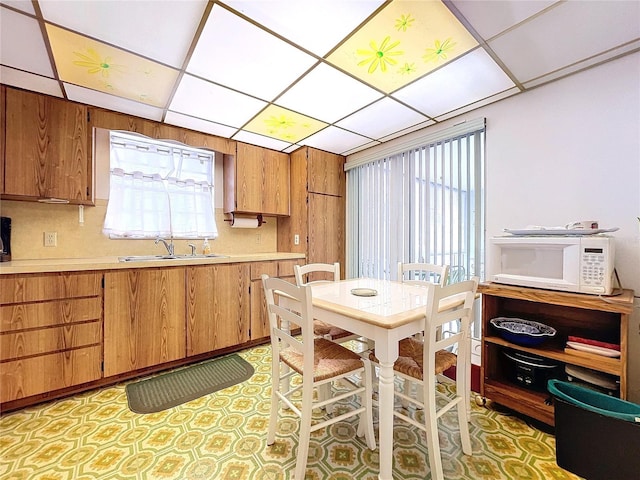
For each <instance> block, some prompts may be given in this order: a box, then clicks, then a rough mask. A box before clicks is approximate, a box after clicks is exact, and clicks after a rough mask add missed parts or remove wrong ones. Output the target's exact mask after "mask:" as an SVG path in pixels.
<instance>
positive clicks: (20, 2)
mask: <svg viewBox="0 0 640 480" xmlns="http://www.w3.org/2000/svg"><path fill="white" fill-rule="evenodd" d="M0 3H2V4H3V5H9V6H10V7H13V8H17V9H18V10H22V11H23V12H26V13H30V14H31V15H35V14H36V11H35V10H34V9H33V4H32V3H31V0H2V2H0ZM3 13H4V12H3Z"/></svg>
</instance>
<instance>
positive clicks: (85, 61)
mask: <svg viewBox="0 0 640 480" xmlns="http://www.w3.org/2000/svg"><path fill="white" fill-rule="evenodd" d="M47 34H48V36H49V41H50V43H51V50H52V51H53V57H54V59H55V62H56V68H57V70H58V75H60V79H61V80H63V81H65V82H68V83H73V84H75V85H79V86H82V87H87V88H90V89H92V90H98V91H101V92H104V93H108V94H112V95H117V96H120V97H124V98H128V99H130V100H135V101H138V102H143V103H148V104H149V105H153V106H155V107H165V106H166V105H167V102H168V101H169V95H170V94H171V91H172V89H173V86H174V85H175V82H176V79H177V77H178V71H177V70H174V69H172V68H169V67H165V66H164V65H161V64H159V63H155V62H152V61H150V60H146V59H144V58H142V57H139V56H137V55H134V54H132V53H129V52H125V51H124V50H121V49H119V48H114V47H111V46H109V45H106V44H104V43H101V42H97V41H95V40H91V39H89V38H86V37H84V36H82V35H78V34H76V33H73V32H70V31H68V30H64V29H62V28H59V27H56V26H54V25H50V24H47Z"/></svg>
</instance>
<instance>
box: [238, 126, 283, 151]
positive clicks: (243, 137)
mask: <svg viewBox="0 0 640 480" xmlns="http://www.w3.org/2000/svg"><path fill="white" fill-rule="evenodd" d="M233 140H237V141H238V142H243V143H250V144H252V145H258V146H259V147H264V148H270V149H271V150H278V151H282V150H284V149H286V148H288V147H290V146H291V142H283V141H282V140H277V139H275V138H271V137H265V136H264V135H258V134H257V133H251V132H245V131H244V130H241V131H239V132H238V133H236V134H235V135H234V136H233Z"/></svg>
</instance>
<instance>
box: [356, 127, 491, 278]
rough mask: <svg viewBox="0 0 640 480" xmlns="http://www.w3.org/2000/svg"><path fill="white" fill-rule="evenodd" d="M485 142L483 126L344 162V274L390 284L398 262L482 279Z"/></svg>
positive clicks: (460, 276) (413, 141)
mask: <svg viewBox="0 0 640 480" xmlns="http://www.w3.org/2000/svg"><path fill="white" fill-rule="evenodd" d="M461 130H462V131H461ZM465 130H466V131H465ZM484 141H485V129H484V119H482V121H476V122H473V124H472V125H467V126H466V128H462V129H461V128H460V127H456V128H454V129H453V130H448V131H443V132H440V135H438V136H436V137H435V138H434V137H433V135H432V136H431V138H425V139H423V140H421V139H420V138H419V137H416V136H414V137H412V138H411V141H410V142H409V144H406V143H405V145H402V144H399V147H400V148H398V149H397V151H396V152H395V153H392V152H385V154H384V156H383V157H381V158H379V159H371V158H368V159H366V160H362V159H356V161H354V162H351V161H350V162H348V163H347V275H348V276H349V277H358V276H361V277H372V278H384V279H390V280H395V279H396V275H397V264H398V262H424V263H435V264H448V265H449V266H450V277H449V282H455V281H460V280H463V279H467V278H470V277H472V276H474V275H477V276H479V277H481V278H482V273H483V258H484V194H483V186H484ZM385 148H387V150H388V148H389V147H385ZM369 156H371V154H369Z"/></svg>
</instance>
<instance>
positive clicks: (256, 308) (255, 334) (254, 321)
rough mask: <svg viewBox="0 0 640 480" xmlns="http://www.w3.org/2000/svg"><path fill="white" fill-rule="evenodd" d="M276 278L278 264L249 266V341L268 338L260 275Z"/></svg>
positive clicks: (263, 263)
mask: <svg viewBox="0 0 640 480" xmlns="http://www.w3.org/2000/svg"><path fill="white" fill-rule="evenodd" d="M262 274H266V275H269V276H270V277H277V276H278V262H255V263H252V264H251V340H257V339H260V338H265V337H268V336H269V317H268V315H267V302H266V300H265V297H264V289H263V288H262V278H261V275H262Z"/></svg>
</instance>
